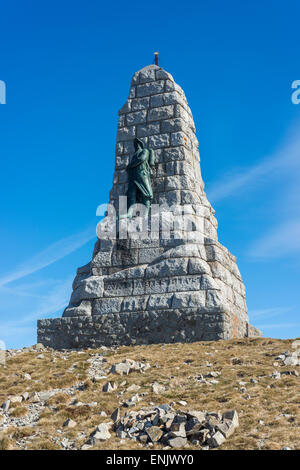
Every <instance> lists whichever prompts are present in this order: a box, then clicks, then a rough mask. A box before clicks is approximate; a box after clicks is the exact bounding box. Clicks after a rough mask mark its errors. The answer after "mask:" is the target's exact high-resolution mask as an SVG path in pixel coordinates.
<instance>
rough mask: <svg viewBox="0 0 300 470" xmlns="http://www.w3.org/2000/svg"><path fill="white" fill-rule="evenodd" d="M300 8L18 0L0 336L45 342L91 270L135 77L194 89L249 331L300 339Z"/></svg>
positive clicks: (8, 22)
mask: <svg viewBox="0 0 300 470" xmlns="http://www.w3.org/2000/svg"><path fill="white" fill-rule="evenodd" d="M299 13H300V5H299V2H297V1H293V0H290V1H289V2H282V1H277V0H269V1H267V0H259V1H258V0H252V1H246V0H245V1H243V2H241V1H232V0H227V1H226V2H224V1H213V0H210V1H208V0H207V1H201V0H200V1H193V2H191V1H189V0H187V1H185V2H184V4H183V3H182V2H179V1H177V0H174V1H172V2H170V1H164V2H158V1H156V0H153V1H152V2H150V3H147V2H136V1H131V2H120V1H119V0H117V1H115V2H113V3H112V2H111V3H106V2H105V3H104V2H101V1H91V0H90V1H89V0H86V1H76V0H75V1H74V0H73V1H72V2H71V1H68V0H66V1H60V2H58V1H56V0H53V1H51V2H48V1H44V2H39V1H30V0H28V1H27V2H21V1H20V0H19V1H14V0H11V1H10V2H6V4H5V5H4V4H2V6H1V20H2V21H1V30H0V52H1V55H0V57H1V60H0V80H3V81H5V83H6V87H7V96H6V102H7V103H6V104H5V105H0V149H1V157H2V164H1V175H2V178H1V186H0V191H1V195H0V198H1V203H2V208H1V235H0V241H1V244H0V250H1V264H0V296H1V302H0V339H1V340H3V341H5V342H6V346H7V347H22V346H26V345H30V344H33V343H35V342H36V320H37V318H47V317H55V316H60V315H61V313H62V311H63V308H64V306H65V305H66V304H67V303H68V300H69V297H70V293H71V284H72V280H73V278H74V275H75V272H76V268H77V267H78V266H81V265H83V264H85V263H86V262H88V261H89V260H90V258H91V254H92V250H93V245H94V242H95V227H96V223H97V222H98V220H97V217H96V208H97V206H98V205H99V204H102V203H106V202H107V200H108V193H109V190H110V189H111V184H112V175H113V169H114V147H115V137H116V128H117V118H118V115H117V111H118V109H119V108H120V107H121V106H122V105H123V104H124V102H125V101H126V99H127V95H128V89H129V84H130V80H131V77H132V75H133V74H134V72H136V71H137V70H139V69H140V68H142V67H144V66H145V65H148V64H149V63H152V60H153V52H154V51H156V50H158V51H159V52H160V65H161V66H162V67H164V68H165V69H166V70H167V71H168V72H170V73H171V74H172V75H173V76H174V78H175V80H176V82H177V83H178V84H179V85H181V86H182V87H183V89H184V90H185V93H186V96H187V99H188V101H189V105H190V107H191V109H192V112H193V115H194V120H195V124H196V129H197V137H198V140H199V145H200V154H201V169H202V175H203V178H204V181H205V183H206V188H205V189H206V192H207V195H208V198H209V200H210V201H211V203H212V204H213V206H214V208H215V210H216V216H217V219H218V221H219V239H220V241H221V243H223V244H224V245H225V246H226V247H228V248H229V249H230V251H231V252H233V254H235V255H236V256H237V257H238V264H239V268H240V271H241V273H242V276H243V278H244V281H245V284H246V289H247V303H248V308H249V316H250V320H251V322H252V323H253V324H254V325H255V326H258V327H260V328H261V329H262V331H263V334H264V335H265V336H268V337H276V338H289V337H292V338H294V337H297V336H298V337H299V336H300V317H299V311H300V296H299V274H300V243H299V240H300V204H299V203H300V191H299V187H300V133H299V129H300V104H299V105H295V104H293V103H292V101H291V95H292V92H293V90H292V88H291V86H292V82H293V81H294V80H297V79H298V80H299V79H300V70H299V62H300V61H299Z"/></svg>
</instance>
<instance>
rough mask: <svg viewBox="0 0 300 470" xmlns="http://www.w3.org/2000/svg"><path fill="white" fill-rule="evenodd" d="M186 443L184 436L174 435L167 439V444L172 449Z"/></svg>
mask: <svg viewBox="0 0 300 470" xmlns="http://www.w3.org/2000/svg"><path fill="white" fill-rule="evenodd" d="M186 444H187V439H186V438H184V437H174V438H172V439H169V440H168V445H169V446H171V447H173V448H174V449H179V448H181V447H184V446H185V445H186Z"/></svg>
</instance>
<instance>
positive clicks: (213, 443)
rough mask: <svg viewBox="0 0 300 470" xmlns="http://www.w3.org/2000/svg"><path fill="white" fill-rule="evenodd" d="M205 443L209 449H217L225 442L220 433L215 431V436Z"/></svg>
mask: <svg viewBox="0 0 300 470" xmlns="http://www.w3.org/2000/svg"><path fill="white" fill-rule="evenodd" d="M207 442H208V445H209V447H212V448H215V447H219V446H220V445H221V444H223V442H225V437H224V435H223V434H222V433H221V432H220V431H217V432H216V433H215V434H213V435H212V436H211V437H210V438H208V439H207Z"/></svg>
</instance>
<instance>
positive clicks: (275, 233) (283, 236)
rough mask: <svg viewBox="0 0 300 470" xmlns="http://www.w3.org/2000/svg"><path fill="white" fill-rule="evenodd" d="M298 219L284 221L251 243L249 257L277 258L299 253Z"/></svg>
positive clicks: (299, 228)
mask: <svg viewBox="0 0 300 470" xmlns="http://www.w3.org/2000/svg"><path fill="white" fill-rule="evenodd" d="M299 241H300V218H299V220H292V221H286V222H284V223H283V224H281V225H279V226H278V227H275V228H274V229H272V230H270V231H269V232H268V233H267V234H265V235H263V236H262V237H261V238H260V239H258V240H256V241H255V242H254V243H252V245H251V247H250V249H249V255H250V256H252V257H254V258H279V257H282V256H286V255H289V254H290V253H293V254H299V253H300V242H299Z"/></svg>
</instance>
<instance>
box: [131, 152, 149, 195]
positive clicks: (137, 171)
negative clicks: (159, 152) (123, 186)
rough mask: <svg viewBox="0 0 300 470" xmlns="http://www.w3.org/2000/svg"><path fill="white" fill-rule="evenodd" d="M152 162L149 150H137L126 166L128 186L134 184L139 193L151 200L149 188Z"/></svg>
mask: <svg viewBox="0 0 300 470" xmlns="http://www.w3.org/2000/svg"><path fill="white" fill-rule="evenodd" d="M153 160H154V155H153V152H152V151H151V150H150V151H149V150H148V149H139V150H137V151H136V152H135V153H134V155H133V157H132V160H131V162H130V163H129V165H128V166H127V172H128V181H129V184H135V185H136V186H137V187H138V189H139V190H140V191H141V193H142V194H143V195H144V196H145V197H147V198H149V199H152V198H153V191H152V186H151V175H152V170H151V166H153V164H154V161H153Z"/></svg>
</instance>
